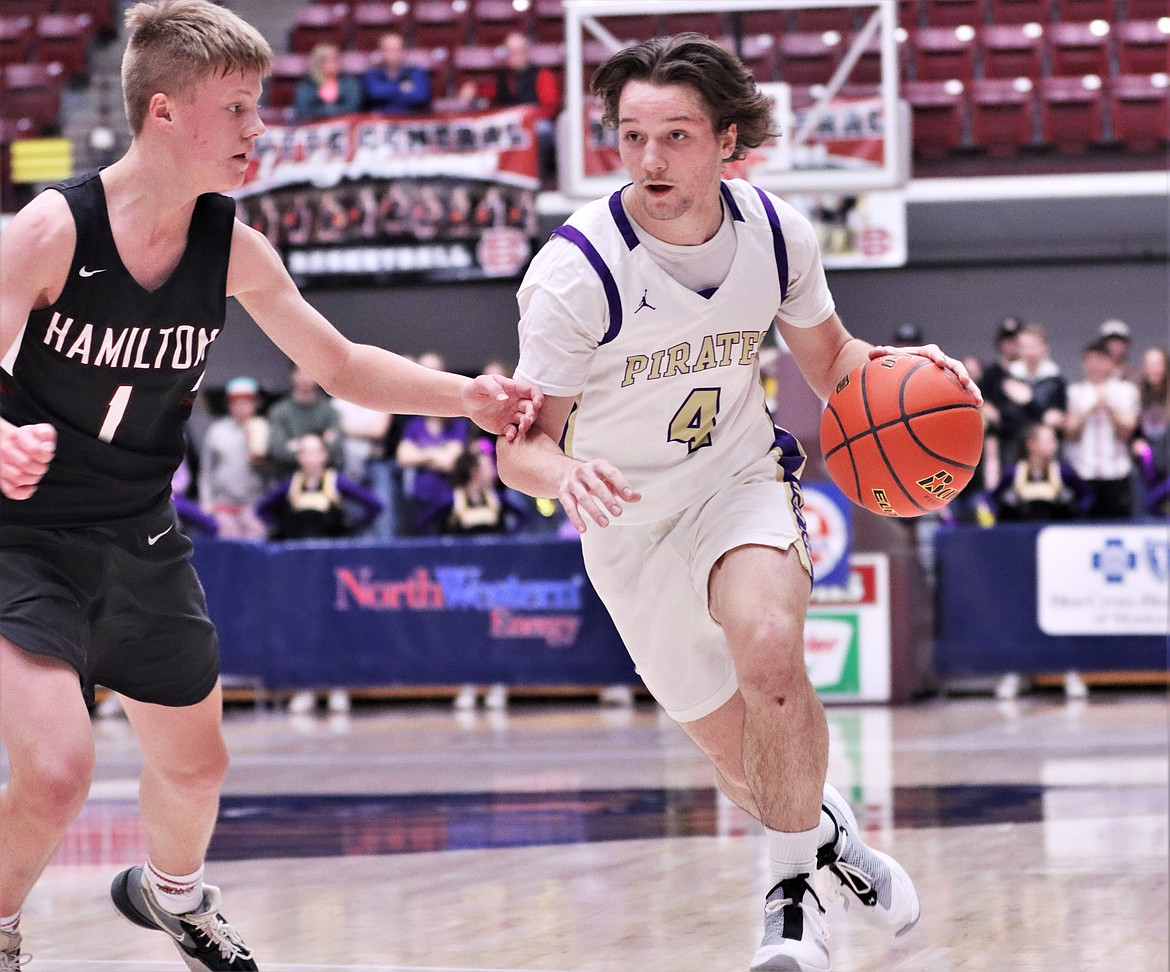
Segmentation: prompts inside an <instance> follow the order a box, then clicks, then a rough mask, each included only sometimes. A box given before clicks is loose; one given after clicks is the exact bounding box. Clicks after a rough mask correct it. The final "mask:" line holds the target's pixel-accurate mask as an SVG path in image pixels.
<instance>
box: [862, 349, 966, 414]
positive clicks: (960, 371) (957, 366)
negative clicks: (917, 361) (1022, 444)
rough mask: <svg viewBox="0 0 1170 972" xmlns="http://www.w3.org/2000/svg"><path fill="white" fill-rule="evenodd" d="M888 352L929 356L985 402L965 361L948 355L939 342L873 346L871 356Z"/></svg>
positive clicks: (877, 356)
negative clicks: (915, 345) (916, 344)
mask: <svg viewBox="0 0 1170 972" xmlns="http://www.w3.org/2000/svg"><path fill="white" fill-rule="evenodd" d="M887 354H916V355H918V356H919V357H922V358H929V359H930V360H931V361H933V362H934V363H935V364H936V365H938V366H939V367H940V368H944V369H946V370H947V371H949V372H951V373H952V374H954V376H955V377H956V378H957V379H958V381H959V385H960V386H961V387H963V388H965V389H966V390H967V391H968V392H969V393H970V395H971V397H972V398H974V399H975V401H976V403H977V404H979V405H982V404H983V393H982V392H981V391H980V390H979V386H978V385H976V384H975V379H974V378H972V377H971V375H970V374H968V372H967V369H966V367H965V366H964V365H963V362H962V361H958V360H956V359H955V358H951V357H948V356H947V355H946V354H945V353H944V352H943V350H942V349H941V348H940V347H939V346H938V345H937V344H924V345H922V346H921V347H914V348H894V347H890V346H888V345H883V346H882V347H877V348H871V349H870V352H869V357H870V359H871V360H872V359H874V358H881V357H884V356H885V355H887Z"/></svg>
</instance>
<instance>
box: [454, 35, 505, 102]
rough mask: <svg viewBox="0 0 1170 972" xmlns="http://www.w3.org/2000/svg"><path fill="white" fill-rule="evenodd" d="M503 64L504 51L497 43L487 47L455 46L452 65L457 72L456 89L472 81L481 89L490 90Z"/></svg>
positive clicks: (476, 45) (455, 72)
mask: <svg viewBox="0 0 1170 972" xmlns="http://www.w3.org/2000/svg"><path fill="white" fill-rule="evenodd" d="M503 64H504V57H503V53H502V51H501V50H500V48H499V47H498V46H496V45H492V46H490V47H487V46H482V45H478V44H465V45H463V46H462V47H457V48H455V51H454V53H453V55H452V60H451V66H452V68H453V70H454V74H455V87H456V89H458V88H459V87H460V86H462V85H463V84H466V83H467V82H468V81H470V82H472V83H473V84H474V85H475V86H476V88H477V89H479V90H481V91H482V90H485V89H489V90H490V89H491V87H492V85H494V84H495V77H496V71H497V70H499V68H500V67H502V66H503Z"/></svg>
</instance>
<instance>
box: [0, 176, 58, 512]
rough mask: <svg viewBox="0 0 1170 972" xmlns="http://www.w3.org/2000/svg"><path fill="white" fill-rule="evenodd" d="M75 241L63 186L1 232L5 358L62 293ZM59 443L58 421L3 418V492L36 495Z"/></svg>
mask: <svg viewBox="0 0 1170 972" xmlns="http://www.w3.org/2000/svg"><path fill="white" fill-rule="evenodd" d="M76 241H77V231H76V228H75V226H74V223H73V217H72V216H71V215H70V213H69V206H68V204H67V203H66V202H65V198H64V196H62V195H61V194H60V193H59V192H44V193H41V195H39V196H37V198H36V199H34V200H33V201H32V202H31V203H29V204H28V205H27V206H25V207H24V209H22V210H21V211H20V212H19V213H17V214H16V216H14V217H13V218H12V222H11V223H10V224H9V225H8V227H7V229H5V230H4V233H3V235H0V359H3V358H4V357H5V356H6V355H7V354H8V351H9V350H10V349H11V347H12V346H13V344H14V343H15V342H16V340H17V338H18V336H19V335H20V333H21V330H22V329H23V328H24V326H25V324H26V322H27V321H28V315H29V313H30V312H31V311H33V310H34V309H36V308H38V307H46V306H48V305H49V304H51V303H52V302H53V301H54V300H56V299H57V298H58V297H59V296H60V294H61V290H62V289H63V288H64V286H65V279H66V276H67V275H68V273H69V266H70V263H71V262H72V259H73V249H74V246H75V245H76ZM56 447H57V430H56V429H54V428H53V426H51V425H49V424H47V423H40V424H37V425H23V426H16V425H13V424H12V423H10V422H7V421H5V420H4V419H0V492H2V493H3V494H4V495H5V496H7V497H8V498H9V499H14V500H23V499H28V498H29V497H30V496H32V494H33V493H35V492H36V489H37V484H38V483H40V481H41V478H42V477H43V476H44V475H45V472H46V471H47V470H48V468H49V463H50V462H51V461H52V459H53V455H54V453H55V451H56Z"/></svg>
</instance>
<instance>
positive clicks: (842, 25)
mask: <svg viewBox="0 0 1170 972" xmlns="http://www.w3.org/2000/svg"><path fill="white" fill-rule="evenodd" d="M870 12H871V13H872V9H871V11H870ZM855 26H856V24H855V18H854V14H853V10H852V9H851V8H849V7H822V8H820V9H817V8H816V7H813V8H806V9H804V10H794V11H793V12H792V29H793V30H795V31H806V32H821V33H823V32H824V31H826V30H835V31H837V32H838V33H841V34H843V33H845V32H847V31H850V30H853V28H854V27H855Z"/></svg>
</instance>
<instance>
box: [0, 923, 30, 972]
mask: <svg viewBox="0 0 1170 972" xmlns="http://www.w3.org/2000/svg"><path fill="white" fill-rule="evenodd" d="M30 958H32V956H31V955H28V954H26V953H24V952H22V951H21V950H20V932H6V931H0V972H20V963H21V962H23V961H26V960H27V959H30Z"/></svg>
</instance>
